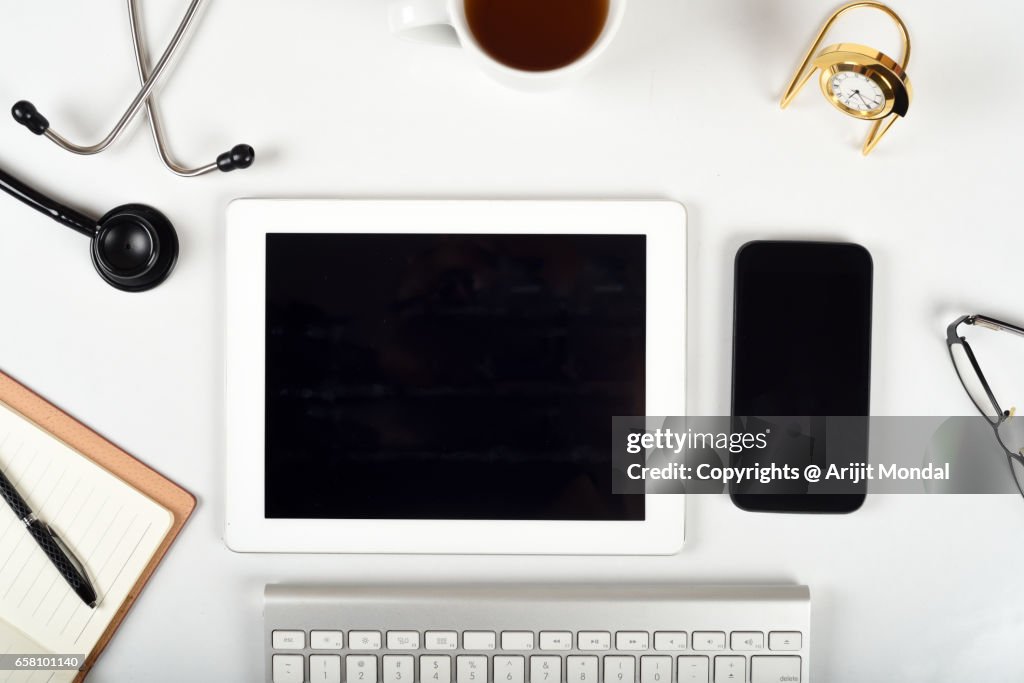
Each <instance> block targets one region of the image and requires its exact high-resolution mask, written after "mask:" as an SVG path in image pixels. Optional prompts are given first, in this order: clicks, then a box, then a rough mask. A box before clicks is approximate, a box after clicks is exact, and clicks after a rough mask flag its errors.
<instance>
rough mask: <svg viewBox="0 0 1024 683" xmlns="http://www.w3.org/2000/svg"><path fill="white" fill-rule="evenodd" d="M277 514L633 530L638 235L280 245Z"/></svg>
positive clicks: (391, 238)
mask: <svg viewBox="0 0 1024 683" xmlns="http://www.w3.org/2000/svg"><path fill="white" fill-rule="evenodd" d="M266 286H267V297H266V397H265V398H266V433H265V446H266V451H265V452H266V498H265V513H266V516H267V517H268V518H332V519H494V520H640V519H643V518H644V500H643V496H615V495H612V494H611V418H612V416H614V415H643V414H644V407H645V406H644V390H645V386H644V374H645V358H644V356H645V329H646V321H645V316H646V291H645V289H646V238H645V237H644V236H643V235H450V234H448V235H422V234H416V235H413V234H269V235H267V285H266Z"/></svg>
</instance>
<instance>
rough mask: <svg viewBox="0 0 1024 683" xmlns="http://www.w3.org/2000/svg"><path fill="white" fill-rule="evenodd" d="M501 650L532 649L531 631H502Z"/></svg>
mask: <svg viewBox="0 0 1024 683" xmlns="http://www.w3.org/2000/svg"><path fill="white" fill-rule="evenodd" d="M501 649H502V650H532V649H533V633H532V632H530V631H502V632H501Z"/></svg>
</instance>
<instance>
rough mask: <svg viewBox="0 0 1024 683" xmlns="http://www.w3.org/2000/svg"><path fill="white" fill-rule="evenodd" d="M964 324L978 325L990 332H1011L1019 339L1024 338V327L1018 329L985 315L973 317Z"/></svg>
mask: <svg viewBox="0 0 1024 683" xmlns="http://www.w3.org/2000/svg"><path fill="white" fill-rule="evenodd" d="M964 322H967V323H968V324H970V325H977V326H978V327H985V328H988V329H990V330H995V331H996V332H1010V333H1011V334H1015V335H1017V336H1018V337H1024V327H1017V326H1016V325H1011V324H1010V323H1004V322H1003V321H1001V320H996V319H995V318H989V317H988V316H985V315H972V316H970V317H969V318H968V319H967V320H965V321H964Z"/></svg>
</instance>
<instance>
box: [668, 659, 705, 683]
mask: <svg viewBox="0 0 1024 683" xmlns="http://www.w3.org/2000/svg"><path fill="white" fill-rule="evenodd" d="M676 672H677V673H676V680H677V681H678V682H679V683H709V682H710V680H711V662H710V661H709V660H708V658H707V657H704V656H694V655H683V656H681V657H676Z"/></svg>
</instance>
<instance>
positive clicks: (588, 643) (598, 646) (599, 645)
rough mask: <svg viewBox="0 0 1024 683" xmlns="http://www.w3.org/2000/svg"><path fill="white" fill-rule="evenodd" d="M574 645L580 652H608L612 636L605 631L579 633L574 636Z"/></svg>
mask: <svg viewBox="0 0 1024 683" xmlns="http://www.w3.org/2000/svg"><path fill="white" fill-rule="evenodd" d="M576 643H577V647H579V649H581V650H610V649H612V634H610V633H608V632H607V631H580V632H579V633H577V634H576Z"/></svg>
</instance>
